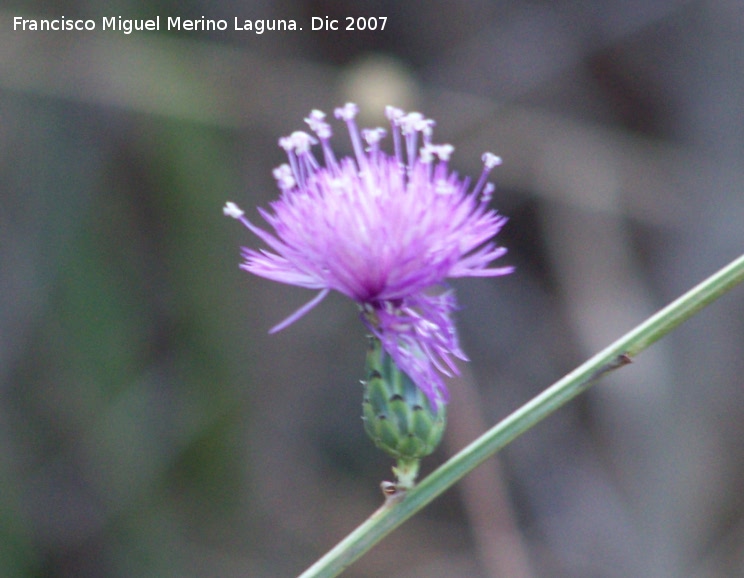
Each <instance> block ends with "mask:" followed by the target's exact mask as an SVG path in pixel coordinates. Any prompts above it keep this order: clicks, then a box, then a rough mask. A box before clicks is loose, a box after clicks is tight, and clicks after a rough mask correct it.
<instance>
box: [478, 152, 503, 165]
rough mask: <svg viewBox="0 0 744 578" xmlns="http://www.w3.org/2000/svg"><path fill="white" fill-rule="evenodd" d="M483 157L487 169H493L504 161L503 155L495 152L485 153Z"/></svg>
mask: <svg viewBox="0 0 744 578" xmlns="http://www.w3.org/2000/svg"><path fill="white" fill-rule="evenodd" d="M482 159H483V164H484V165H486V168H487V169H492V168H494V167H497V166H499V165H500V164H501V163H502V160H501V157H499V156H496V155H495V154H493V153H483V157H482Z"/></svg>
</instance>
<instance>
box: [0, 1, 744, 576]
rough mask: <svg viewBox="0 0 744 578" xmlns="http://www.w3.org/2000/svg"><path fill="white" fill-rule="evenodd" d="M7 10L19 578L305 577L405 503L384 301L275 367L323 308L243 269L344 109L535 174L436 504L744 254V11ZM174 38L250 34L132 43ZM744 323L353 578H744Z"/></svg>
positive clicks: (483, 291)
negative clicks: (299, 171) (242, 212)
mask: <svg viewBox="0 0 744 578" xmlns="http://www.w3.org/2000/svg"><path fill="white" fill-rule="evenodd" d="M0 6H1V7H0V44H1V48H0V387H1V389H0V576H3V577H8V578H16V577H17V578H30V577H35V578H36V577H39V578H41V577H44V578H47V577H48V578H67V577H76V578H98V577H111V578H130V577H131V578H134V577H137V578H149V577H152V578H169V577H174V578H175V577H179V578H188V577H200V578H204V577H210V576H214V577H220V578H230V577H242V578H245V577H251V578H254V577H255V578H264V577H267V578H268V577H278V576H286V577H291V576H296V575H298V574H299V573H300V572H301V571H302V570H304V569H305V568H307V567H308V566H309V565H310V564H311V563H312V562H313V561H315V559H316V558H318V557H319V556H320V555H321V554H323V553H324V552H325V551H326V550H328V549H329V548H330V547H331V546H332V545H334V544H335V543H336V542H337V541H338V540H339V539H341V538H342V537H343V536H344V535H345V534H346V533H348V532H349V531H351V530H352V529H353V528H354V527H355V526H356V525H357V524H358V523H360V522H361V521H362V520H363V519H364V518H366V516H368V515H369V514H370V513H371V512H372V511H373V510H374V509H375V508H377V506H378V505H379V504H380V503H381V499H382V498H381V494H380V492H379V488H378V484H379V482H380V481H381V480H383V479H389V478H390V477H391V473H390V466H391V465H392V463H391V460H389V459H388V458H387V457H386V456H385V455H383V454H382V453H380V452H378V451H377V450H376V449H375V448H374V447H373V446H372V443H371V442H370V441H369V440H368V439H367V438H366V437H365V434H364V433H363V430H362V425H361V421H360V416H361V406H360V404H361V395H362V392H361V388H360V386H359V384H358V380H359V379H360V378H361V377H362V372H363V363H364V351H365V341H364V330H363V328H362V326H361V323H359V320H358V317H357V312H356V309H355V306H354V304H353V303H351V302H349V301H348V300H345V299H343V298H341V297H339V296H333V297H330V298H328V299H327V300H326V301H325V302H323V303H322V305H321V306H319V307H318V308H316V309H315V310H313V311H312V312H311V313H310V314H308V315H307V316H306V317H304V318H303V319H302V320H301V321H299V322H297V323H295V324H294V325H292V326H291V327H289V328H287V329H285V330H284V331H282V332H280V333H278V334H276V335H273V336H269V335H268V334H267V331H268V329H269V328H270V327H271V326H272V325H273V324H275V323H277V322H278V321H280V320H281V319H283V318H284V317H285V316H286V315H288V314H289V313H291V312H292V311H294V310H295V309H296V308H297V307H298V306H300V305H301V304H303V303H304V302H306V301H307V300H308V299H309V298H310V297H311V296H312V294H311V293H309V292H307V291H304V290H301V289H297V288H294V287H288V286H282V285H278V284H276V283H272V282H269V281H266V280H264V279H260V278H254V277H251V276H249V275H248V274H246V273H244V272H242V271H241V270H239V269H238V264H239V261H240V255H239V247H240V246H241V245H250V246H252V247H258V246H259V243H258V240H257V239H256V238H253V237H252V236H251V235H249V234H248V231H246V230H245V229H243V228H242V227H241V226H240V225H239V224H238V223H236V222H234V221H232V220H229V219H226V218H225V217H224V216H223V215H222V206H223V205H224V203H225V201H227V200H232V201H235V202H237V203H238V204H240V205H241V206H242V207H243V208H245V209H246V210H247V212H248V216H249V217H250V218H252V219H256V218H257V217H258V213H257V211H256V207H258V206H264V207H265V206H267V204H268V203H269V202H270V201H271V200H272V199H273V198H274V197H275V196H276V194H277V191H276V187H275V184H274V181H273V178H272V176H271V170H272V168H273V167H275V166H277V165H278V164H280V163H281V162H284V157H283V153H282V151H281V150H280V149H279V147H278V146H277V139H278V138H279V137H280V136H283V135H286V134H288V133H289V132H291V131H293V130H296V129H301V128H303V127H304V123H303V122H302V119H303V118H304V117H305V116H306V115H307V113H308V112H309V111H310V110H311V109H313V108H319V109H321V110H325V111H326V112H331V111H332V110H333V108H334V107H335V106H339V105H341V104H343V103H344V102H346V101H348V100H352V101H355V102H357V103H359V104H360V106H361V107H362V109H363V112H364V115H366V116H363V117H362V122H363V123H365V124H372V125H378V124H381V123H382V122H383V121H382V118H381V112H382V109H383V107H384V105H385V104H395V105H397V106H399V107H402V108H406V109H409V110H410V109H415V110H420V111H422V112H423V113H425V114H426V115H427V116H430V117H432V118H434V119H436V120H437V129H436V132H435V139H436V140H437V141H439V142H449V143H452V144H453V145H454V146H455V148H456V151H455V155H454V161H453V166H454V167H455V168H456V169H457V170H458V171H459V172H460V173H461V174H463V175H473V176H477V174H478V173H479V171H480V165H481V161H480V156H481V153H482V152H483V151H486V150H490V151H493V152H495V153H497V154H499V155H500V156H502V157H503V159H504V165H503V166H502V167H500V168H499V169H497V171H496V172H495V173H494V180H495V182H496V184H497V192H496V194H495V195H494V199H493V205H494V207H495V208H497V209H498V210H499V211H500V212H501V213H503V214H505V215H507V216H509V218H510V221H509V224H508V225H507V227H506V228H505V230H504V231H503V233H502V234H501V235H500V241H501V243H502V244H503V245H505V246H507V247H508V248H509V253H508V255H507V256H506V257H505V258H503V259H502V260H501V262H500V264H502V265H505V264H512V265H515V266H516V267H517V271H516V273H514V274H513V275H511V276H509V277H506V278H497V279H475V280H465V281H462V282H459V281H457V282H455V283H453V285H454V286H455V287H456V289H457V291H458V295H459V300H460V303H461V305H462V310H461V311H459V312H458V326H459V330H460V334H461V340H462V344H463V348H464V349H465V351H466V352H467V353H468V355H469V356H470V357H471V359H472V362H471V363H469V364H467V365H464V366H463V370H464V372H463V376H462V377H461V378H460V379H458V380H453V381H452V382H451V383H450V389H451V393H452V403H451V406H450V426H449V428H448V433H447V438H446V440H445V442H444V444H443V446H442V448H441V449H440V450H438V451H437V453H436V454H435V455H433V456H431V457H430V458H428V459H427V460H426V461H425V462H424V465H423V469H424V472H428V471H430V470H431V469H433V468H434V467H436V466H437V465H439V464H440V463H442V462H443V461H444V460H445V459H446V458H447V457H448V456H449V455H452V454H453V453H454V452H456V451H457V450H458V449H460V448H461V447H463V446H464V445H466V444H467V443H468V442H469V441H471V440H472V439H474V438H475V437H476V436H477V435H478V434H479V433H481V432H482V431H483V430H485V429H486V428H487V427H490V425H492V424H494V423H496V422H497V421H498V420H499V419H501V418H503V417H504V416H506V415H507V414H508V413H510V412H511V411H512V410H514V409H515V408H517V407H518V406H519V405H521V404H522V403H524V402H525V401H527V400H528V399H529V398H530V397H532V396H533V395H535V394H536V393H538V392H539V391H541V390H542V389H544V388H545V387H547V386H549V385H550V384H551V383H552V382H554V381H556V380H557V379H559V378H560V377H562V376H563V375H564V374H565V373H567V372H568V371H570V370H571V369H573V368H574V367H575V366H576V365H578V364H579V363H581V362H582V361H584V360H585V359H586V358H587V357H589V356H590V355H591V354H593V353H595V352H597V351H599V350H600V349H602V348H603V347H605V346H606V345H608V344H609V343H610V342H611V341H613V340H614V339H615V338H617V337H619V336H620V335H621V334H622V333H623V332H624V331H626V330H628V329H630V328H631V327H633V326H634V325H635V324H637V323H639V322H640V321H642V320H643V319H644V318H645V316H647V315H649V314H650V313H652V312H654V311H655V310H657V309H659V308H660V307H662V306H663V305H665V304H666V303H667V302H669V301H670V300H672V299H673V298H675V297H677V296H678V295H679V294H681V293H682V292H684V291H686V290H687V289H688V288H690V287H691V286H693V285H694V284H696V283H697V282H699V281H700V280H702V279H703V278H704V277H705V276H707V275H709V274H711V273H713V272H714V271H715V270H717V269H718V268H720V267H721V266H723V265H724V264H726V263H727V262H729V261H730V260H732V259H734V258H735V257H737V256H738V255H740V254H741V252H742V247H744V191H743V185H744V115H743V114H742V111H743V110H744V2H742V1H741V0H728V1H727V0H707V1H705V0H698V1H693V0H651V1H648V0H642V1H641V0H631V1H626V2H620V1H618V0H595V1H593V2H561V1H559V2H541V1H523V0H518V1H510V2H504V1H493V2H486V1H483V0H474V1H471V2H443V1H441V0H434V1H429V2H425V3H424V2H409V3H398V2H392V1H389V0H384V1H380V2H368V1H365V2H353V3H342V2H338V1H333V0H320V1H311V2H301V1H296V0H281V1H280V2H267V1H261V0H259V1H255V2H236V1H232V0H223V1H209V2H207V1H203V2H199V1H193V0H192V1H187V2H171V1H167V0H163V1H161V2H137V1H134V0H119V1H117V2H113V1H108V2H102V3H95V4H94V3H91V2H82V1H65V0H60V1H55V2H48V1H47V2H41V1H31V2H8V1H7V0H6V1H5V2H3V3H2V4H1V5H0ZM18 15H22V16H25V17H35V18H50V17H58V16H60V15H64V16H65V17H67V18H91V19H94V20H95V21H96V23H97V24H98V30H97V31H95V32H77V33H73V32H56V33H48V32H45V33H40V32H36V33H32V32H14V31H13V26H12V22H13V17H14V16H18ZM158 15H159V16H160V17H161V21H162V20H164V19H166V18H167V17H168V16H181V17H182V18H200V17H202V16H204V17H206V18H212V19H220V18H223V19H226V20H227V21H228V23H229V29H228V30H227V31H224V32H191V33H176V32H172V31H171V32H168V31H165V30H162V29H161V31H160V32H149V33H135V34H131V35H125V34H123V33H120V32H114V31H106V32H102V31H101V30H100V21H101V17H103V16H107V17H111V16H122V17H123V18H152V17H155V16H158ZM312 16H328V17H331V18H337V19H340V20H341V21H342V22H343V21H344V18H345V17H347V16H352V17H357V16H387V24H386V28H385V30H384V31H380V32H344V31H339V32H335V33H329V32H311V31H310V30H309V22H310V18H311V17H312ZM235 17H238V18H240V19H241V21H242V20H244V19H275V18H284V19H289V18H291V19H295V20H297V22H298V25H300V26H304V28H305V30H304V31H303V32H283V33H280V32H265V33H263V34H260V35H259V34H256V33H255V32H249V31H244V32H240V31H233V30H232V22H233V19H234V18H235ZM163 27H164V25H161V28H163ZM334 126H335V128H336V134H337V136H336V137H335V138H334V147H335V150H336V151H337V153H338V154H345V153H347V152H348V151H349V144H348V140H347V137H346V135H345V134H344V131H343V130H341V128H340V127H339V126H338V125H334ZM742 311H744V291H743V290H742V288H741V287H739V288H737V289H736V290H734V291H733V292H732V293H731V294H729V295H727V296H725V297H724V298H722V299H721V300H720V301H719V302H717V303H715V304H714V305H713V306H711V307H710V308H708V309H706V310H704V311H703V312H702V313H701V314H700V315H698V316H697V317H695V318H694V319H693V320H691V321H689V322H687V323H686V324H685V325H683V326H682V327H681V328H680V329H679V330H677V331H676V332H675V333H673V334H672V335H671V336H669V337H667V338H666V339H664V340H663V341H662V342H660V343H658V344H656V345H655V346H654V347H653V348H651V349H650V350H648V351H647V352H645V353H644V354H642V355H641V356H639V357H638V358H637V359H635V360H634V363H633V364H632V365H631V366H629V367H627V368H625V369H623V370H622V371H619V372H616V373H614V374H613V375H611V376H608V377H607V378H606V379H604V380H603V381H602V383H601V384H600V385H598V386H596V387H595V388H594V389H592V390H591V391H590V392H589V393H587V394H585V395H584V396H582V397H581V398H579V399H578V400H576V401H574V402H572V403H571V404H570V405H569V406H567V407H565V408H563V409H562V410H560V411H559V412H558V413H557V414H556V415H554V416H552V417H550V418H549V419H548V420H546V421H545V422H544V423H542V424H540V425H539V426H538V427H536V428H535V429H533V430H532V431H531V432H529V433H528V434H527V435H525V436H523V437H522V438H520V439H518V440H517V441H515V442H514V443H513V444H512V445H511V446H509V447H508V448H507V449H506V450H505V451H503V452H502V453H501V454H500V455H499V456H498V459H491V460H489V461H488V462H487V463H485V464H484V465H483V466H481V467H480V468H479V469H478V470H476V471H475V472H473V473H472V474H471V475H470V476H468V478H466V480H465V481H464V482H462V483H460V484H458V485H457V486H456V487H455V488H453V489H452V490H450V491H449V492H447V493H446V494H445V495H444V496H442V497H441V498H439V499H438V500H437V501H436V502H434V503H433V504H432V505H431V506H430V507H429V508H428V509H427V510H425V511H424V512H423V513H421V514H420V515H418V516H417V517H415V518H414V519H412V520H411V521H410V522H408V523H407V524H405V525H404V526H403V527H402V528H400V529H399V530H397V531H396V532H395V533H394V534H393V535H392V536H391V537H389V538H388V539H387V540H385V541H384V542H383V543H382V544H381V545H379V546H378V547H377V548H376V549H375V550H374V551H372V552H371V553H370V554H368V555H367V556H365V557H364V558H362V559H361V560H360V561H359V562H357V563H356V564H355V565H354V566H352V567H351V568H350V569H349V570H348V571H347V572H346V573H345V574H344V575H345V576H348V577H349V578H371V577H377V576H386V577H390V578H412V577H418V576H426V577H428V578H439V577H453V576H457V577H460V576H462V577H473V578H495V577H510V578H512V577H518V578H528V577H534V578H540V577H551V578H552V577H580V578H584V577H586V578H595V577H596V578H615V577H618V578H620V577H628V576H644V577H646V578H664V577H669V578H672V577H674V578H679V577H695V578H713V577H731V576H744V443H742V439H743V438H744V387H743V386H744V382H743V379H744V378H742V375H744V355H742V349H743V345H744V315H743V314H742Z"/></svg>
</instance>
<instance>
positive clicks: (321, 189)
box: [224, 104, 512, 407]
mask: <svg viewBox="0 0 744 578" xmlns="http://www.w3.org/2000/svg"><path fill="white" fill-rule="evenodd" d="M386 112H387V116H388V119H389V120H390V123H391V128H392V136H393V145H394V154H392V155H389V154H387V153H385V152H383V151H382V150H381V148H380V143H381V141H382V139H383V136H384V135H385V131H384V130H383V129H381V128H377V129H367V130H363V131H360V130H359V129H358V128H357V126H356V123H355V117H356V114H357V108H356V106H355V105H353V104H347V105H345V106H344V107H341V108H339V109H337V110H336V116H337V118H339V119H341V120H342V121H343V122H345V123H346V125H347V127H348V131H349V134H350V136H351V142H352V146H353V150H354V155H353V157H350V158H344V159H341V160H338V159H336V156H335V154H334V153H333V150H332V149H331V146H330V138H331V134H332V131H331V127H330V125H329V124H328V123H327V122H326V120H325V115H324V114H323V113H322V112H320V111H312V112H311V113H310V115H309V116H308V118H306V119H305V120H306V122H307V123H308V125H309V126H310V128H311V130H312V131H313V132H314V135H315V136H312V135H310V134H308V133H305V132H299V131H298V132H295V133H292V134H291V135H290V136H288V137H284V138H282V139H280V141H279V144H280V146H281V147H282V148H284V150H285V151H286V152H287V156H288V161H289V162H288V164H284V165H281V166H280V167H278V168H277V169H275V170H274V176H275V178H276V180H277V184H278V186H279V189H280V190H281V195H280V198H279V199H278V200H277V201H275V202H273V203H271V210H260V214H261V216H262V217H263V219H264V220H265V221H266V222H267V223H268V224H269V226H270V227H271V228H272V229H273V233H272V232H268V231H266V230H264V229H261V228H259V227H257V226H255V225H254V224H253V223H251V222H250V221H249V220H248V219H247V218H246V216H245V214H244V213H243V211H242V210H240V209H239V208H238V207H237V206H236V205H235V204H234V203H227V204H226V205H225V209H224V212H225V214H226V215H228V216H230V217H233V218H236V219H238V220H240V221H241V222H242V223H243V224H244V225H245V226H246V227H248V228H249V229H250V230H251V231H252V232H253V233H255V234H256V235H257V236H258V237H259V238H260V239H261V240H262V241H263V242H264V243H265V244H266V245H267V247H268V248H267V249H262V250H255V249H250V248H244V249H243V256H244V259H245V260H244V262H243V264H242V265H241V267H242V268H244V269H245V270H247V271H249V272H251V273H254V274H256V275H260V276H262V277H266V278H268V279H272V280H274V281H279V282H282V283H288V284H292V285H298V286H301V287H306V288H309V289H318V290H319V292H318V294H317V295H316V296H315V297H314V298H313V299H312V300H311V301H309V302H308V303H307V304H306V305H304V306H303V307H302V308H300V309H299V310H298V311H296V312H295V313H293V314H292V315H291V316H290V317H288V318H287V319H285V320H284V321H282V322H281V323H279V324H278V325H276V326H275V327H274V328H273V329H272V331H278V330H280V329H282V328H284V327H286V326H288V325H289V324H291V323H293V322H294V321H296V320H297V319H299V318H300V317H301V316H302V315H304V314H305V313H307V312H308V311H309V310H310V309H312V308H313V307H315V306H316V305H317V304H318V303H319V302H320V301H321V300H323V298H324V297H325V296H326V295H327V294H328V293H329V292H330V291H332V290H335V291H338V292H340V293H343V294H344V295H347V296H348V297H350V298H351V299H353V300H354V301H356V302H357V303H358V304H359V305H360V309H361V318H362V321H363V322H364V324H365V325H366V326H367V328H368V329H369V331H370V332H371V333H372V334H373V335H374V336H376V337H377V338H378V339H379V340H380V342H381V343H382V347H383V349H384V350H385V352H387V354H388V355H389V356H390V357H391V358H392V360H393V361H394V362H395V364H396V365H398V367H399V368H400V369H401V371H403V372H404V373H405V374H407V375H408V376H410V378H411V379H412V380H413V382H414V383H415V384H416V385H417V386H418V387H419V388H420V389H421V390H422V391H423V392H424V393H425V394H426V395H427V396H428V398H429V400H430V401H431V403H432V405H433V406H434V407H442V406H443V405H444V404H445V403H446V401H447V390H446V387H445V386H444V382H443V379H442V376H441V374H445V375H451V374H452V373H456V372H457V367H456V365H455V362H454V359H455V358H459V359H462V360H466V359H467V358H466V357H465V354H464V353H463V352H462V351H461V350H460V347H459V344H458V339H457V333H456V330H455V326H454V323H453V321H452V313H453V312H454V310H455V309H456V308H457V303H456V300H455V297H454V294H453V293H452V292H451V291H450V290H448V289H447V288H446V280H447V279H449V278H455V277H493V276H498V275H505V274H507V273H509V272H511V270H512V268H511V267H491V266H490V264H491V262H492V261H493V260H495V259H497V258H499V257H501V256H502V255H503V254H504V253H505V252H506V249H504V248H502V247H498V246H497V245H496V244H495V243H494V242H493V241H492V238H493V237H494V235H496V234H497V233H498V231H499V230H500V229H501V227H502V226H503V225H504V223H505V222H506V219H505V218H504V217H502V216H500V215H499V214H498V213H496V212H495V211H494V210H492V209H491V208H490V206H489V201H490V196H491V192H492V190H493V187H492V185H490V184H489V183H487V182H486V181H487V178H488V174H489V172H490V171H491V169H493V168H494V167H495V166H496V165H498V164H499V163H500V159H499V158H498V157H496V156H495V155H492V154H490V153H486V154H485V155H484V156H483V162H484V169H483V172H482V174H481V176H480V178H479V180H478V181H477V183H476V184H475V186H473V187H472V188H471V187H470V183H469V181H468V180H467V179H465V180H461V179H459V177H458V176H457V175H456V174H455V173H453V172H452V171H450V169H449V166H448V162H449V158H450V155H451V153H452V150H453V147H452V146H451V145H436V144H433V143H432V142H431V136H432V130H433V125H434V122H433V121H432V120H430V119H427V118H425V117H424V116H423V115H421V114H419V113H408V114H406V113H404V112H403V111H401V110H399V109H396V108H393V107H388V108H387V111H386ZM317 144H319V145H320V148H321V150H322V153H323V164H321V163H320V162H319V161H318V160H317V159H316V158H315V156H314V155H313V153H312V150H311V149H312V147H313V145H317Z"/></svg>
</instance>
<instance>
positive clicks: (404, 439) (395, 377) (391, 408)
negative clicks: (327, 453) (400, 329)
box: [362, 337, 446, 461]
mask: <svg viewBox="0 0 744 578" xmlns="http://www.w3.org/2000/svg"><path fill="white" fill-rule="evenodd" d="M366 374H367V375H366V381H364V382H363V383H364V402H363V403H362V408H363V410H364V417H363V419H364V429H365V430H366V431H367V434H368V435H369V437H371V438H372V440H373V441H374V442H375V444H376V445H377V447H379V448H380V449H382V450H384V451H385V452H387V453H388V454H390V455H391V456H393V457H394V458H397V459H398V460H402V461H409V460H418V459H420V458H423V457H424V456H428V455H429V454H430V453H432V452H433V451H434V450H435V449H436V447H437V446H438V445H439V442H440V441H441V440H442V434H443V433H444V428H445V425H446V409H445V406H444V404H442V405H441V407H439V409H438V411H435V409H434V408H432V405H431V403H430V401H429V397H428V396H427V395H426V394H425V393H424V392H423V391H421V390H420V389H419V388H418V387H416V385H415V384H414V383H413V381H412V380H411V378H410V377H408V375H406V374H405V373H403V372H402V371H400V369H398V367H397V366H396V365H395V364H394V363H393V360H392V358H391V357H390V355H388V354H386V353H385V352H383V350H382V346H381V344H380V340H379V339H377V338H376V337H370V340H369V349H368V350H367V367H366Z"/></svg>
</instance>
